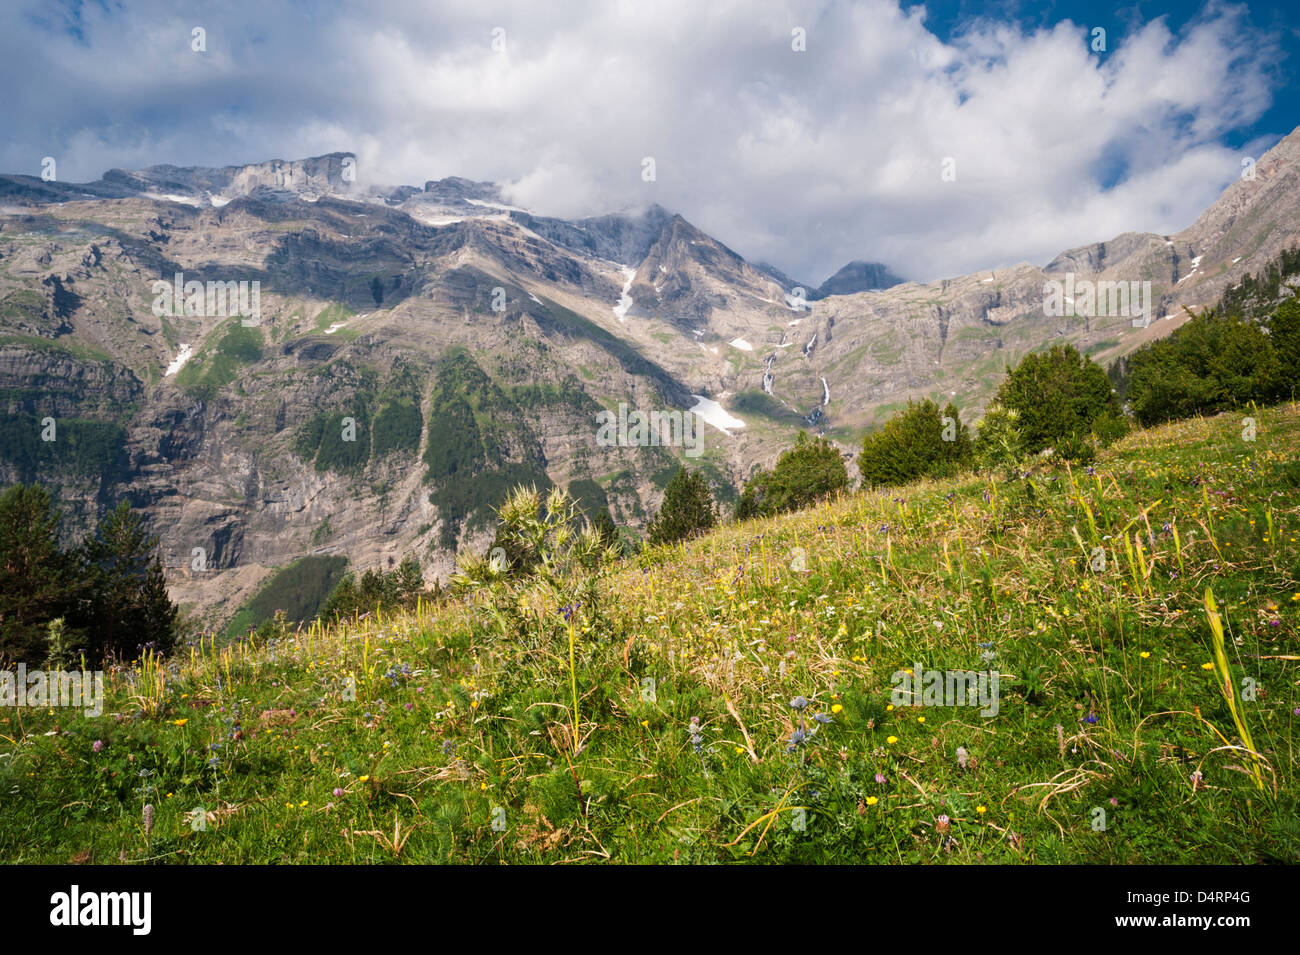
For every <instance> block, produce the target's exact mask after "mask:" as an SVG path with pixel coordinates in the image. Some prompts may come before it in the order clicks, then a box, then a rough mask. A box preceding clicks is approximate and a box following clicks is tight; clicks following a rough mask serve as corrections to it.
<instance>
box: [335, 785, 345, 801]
mask: <svg viewBox="0 0 1300 955" xmlns="http://www.w3.org/2000/svg"><path fill="white" fill-rule="evenodd" d="M342 795H343V790H341V789H339V787H337V786H335V787H334V798H335V799H338V798H339V797H340V796H342Z"/></svg>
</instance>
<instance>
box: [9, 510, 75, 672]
mask: <svg viewBox="0 0 1300 955" xmlns="http://www.w3.org/2000/svg"><path fill="white" fill-rule="evenodd" d="M59 520H60V515H59V512H58V510H57V508H55V507H54V505H53V503H52V502H51V500H50V494H49V491H47V490H45V488H42V487H38V486H36V485H22V484H19V485H16V486H14V487H11V488H8V489H7V490H5V492H4V493H3V494H0V662H6V661H12V662H18V661H24V662H29V663H36V662H41V661H43V660H44V657H45V653H46V645H45V644H46V635H47V625H48V623H49V622H50V621H51V620H53V619H55V618H56V617H58V616H60V615H61V613H62V612H63V610H64V609H65V608H66V606H67V604H68V602H69V587H68V562H67V560H66V558H65V557H64V555H63V554H61V553H60V552H59V547H58V533H59Z"/></svg>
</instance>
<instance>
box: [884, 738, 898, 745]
mask: <svg viewBox="0 0 1300 955" xmlns="http://www.w3.org/2000/svg"><path fill="white" fill-rule="evenodd" d="M885 742H886V743H888V744H889V745H890V746H893V745H894V744H895V743H897V742H898V737H897V736H889V737H886V739H885Z"/></svg>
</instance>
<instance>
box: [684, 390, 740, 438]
mask: <svg viewBox="0 0 1300 955" xmlns="http://www.w3.org/2000/svg"><path fill="white" fill-rule="evenodd" d="M691 397H692V398H694V399H695V404H694V406H693V407H692V408H691V412H692V413H693V414H697V415H699V416H700V417H701V418H703V419H704V421H705V423H707V424H710V425H712V426H713V427H715V428H717V429H718V430H719V431H721V432H722V433H723V434H725V435H726V436H727V437H731V432H730V431H728V430H727V429H728V428H743V427H745V422H743V421H741V420H740V419H739V418H737V417H734V416H732V415H730V414H728V413H727V409H726V408H724V407H722V405H720V404H718V402H716V401H714V400H713V399H712V398H706V397H704V395H691Z"/></svg>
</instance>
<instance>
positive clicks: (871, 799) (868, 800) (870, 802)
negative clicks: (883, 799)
mask: <svg viewBox="0 0 1300 955" xmlns="http://www.w3.org/2000/svg"><path fill="white" fill-rule="evenodd" d="M865 802H866V804H867V805H868V806H874V805H875V804H876V803H878V802H880V800H879V798H877V797H876V796H868V797H867V798H866V800H865Z"/></svg>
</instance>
